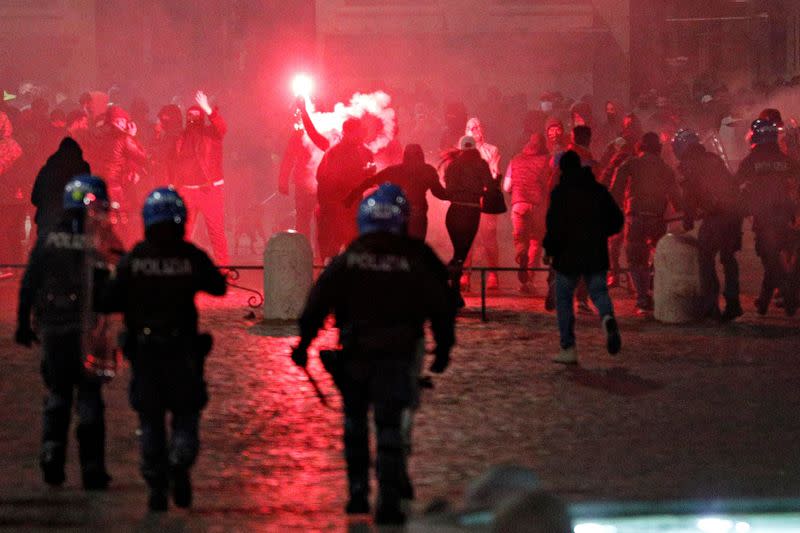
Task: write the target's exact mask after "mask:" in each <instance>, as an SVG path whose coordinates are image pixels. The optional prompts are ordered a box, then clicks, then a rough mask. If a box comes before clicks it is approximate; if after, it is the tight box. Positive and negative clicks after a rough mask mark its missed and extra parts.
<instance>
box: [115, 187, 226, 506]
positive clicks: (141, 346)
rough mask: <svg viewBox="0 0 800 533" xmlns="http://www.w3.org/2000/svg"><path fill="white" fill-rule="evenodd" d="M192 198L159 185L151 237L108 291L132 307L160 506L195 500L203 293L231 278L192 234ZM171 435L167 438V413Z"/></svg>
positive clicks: (129, 344)
mask: <svg viewBox="0 0 800 533" xmlns="http://www.w3.org/2000/svg"><path fill="white" fill-rule="evenodd" d="M186 215H187V212H186V206H185V205H184V203H183V200H182V199H181V197H180V196H179V195H178V193H177V192H175V190H174V189H172V188H166V187H165V188H159V189H155V190H154V191H152V192H151V193H150V194H149V195H148V197H147V199H146V200H145V204H144V208H143V210H142V218H143V220H144V231H145V239H144V241H142V242H140V243H138V244H137V245H136V246H135V247H134V248H133V250H132V251H131V252H130V253H129V254H128V255H126V256H124V257H123V258H122V260H121V261H120V263H119V265H118V267H117V272H116V277H115V278H114V279H113V280H112V282H111V284H110V288H109V294H108V295H107V299H108V307H109V309H111V310H115V311H122V312H123V313H124V319H125V327H126V337H125V342H124V346H123V349H124V353H125V356H126V357H127V358H128V359H129V360H130V362H131V369H132V376H131V386H130V402H131V405H132V407H133V408H134V409H135V410H136V411H137V412H138V414H139V423H140V428H141V441H140V444H141V452H142V462H141V469H142V475H143V476H144V478H145V481H146V482H147V484H148V486H149V488H150V497H149V502H148V506H149V508H150V510H152V511H165V510H166V509H167V495H168V494H167V493H168V487H170V486H171V490H172V499H173V502H174V503H175V505H176V506H178V507H189V506H190V505H191V503H192V486H191V479H190V474H189V470H190V468H191V466H192V465H193V464H194V461H195V459H196V458H197V452H198V449H199V436H198V426H199V421H200V411H201V409H202V408H203V407H204V406H205V404H206V403H207V401H208V395H207V393H206V386H205V382H204V379H203V366H204V362H205V357H206V355H207V354H208V352H209V351H210V349H211V337H210V335H207V334H206V335H198V331H197V319H198V317H197V307H196V306H195V303H194V297H195V294H197V293H198V292H200V291H203V292H207V293H209V294H212V295H215V296H222V295H224V294H225V290H226V283H225V278H224V277H223V276H222V274H220V272H219V271H218V270H217V268H216V267H215V266H214V264H213V263H212V262H211V259H210V258H209V257H208V255H206V253H205V252H203V251H201V250H200V249H198V248H197V247H196V246H194V245H193V244H191V243H189V242H187V241H186V240H184V234H185V225H186ZM168 411H169V412H170V413H171V414H172V417H171V429H172V432H171V436H170V439H169V444H168V443H167V431H166V427H165V417H166V413H167V412H168Z"/></svg>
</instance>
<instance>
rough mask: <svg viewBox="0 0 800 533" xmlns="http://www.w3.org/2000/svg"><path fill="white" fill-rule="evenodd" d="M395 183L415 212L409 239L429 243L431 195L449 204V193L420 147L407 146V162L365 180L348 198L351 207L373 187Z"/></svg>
mask: <svg viewBox="0 0 800 533" xmlns="http://www.w3.org/2000/svg"><path fill="white" fill-rule="evenodd" d="M387 182H388V183H393V184H395V185H397V186H398V187H400V188H401V189H403V192H405V194H406V197H407V198H408V203H409V207H410V208H411V211H410V213H409V217H408V235H409V236H410V237H414V238H416V239H420V240H423V241H424V240H425V235H426V234H427V232H428V199H427V198H426V193H427V192H428V191H431V193H432V194H433V195H434V196H435V197H436V198H438V199H439V200H447V192H446V191H445V189H444V187H443V186H442V184H441V183H440V182H439V174H438V173H437V172H436V169H435V168H434V167H433V166H431V165H429V164H428V163H426V162H425V153H424V152H423V151H422V147H421V146H420V145H418V144H409V145H406V147H405V150H404V151H403V162H402V163H400V164H399V165H392V166H390V167H386V168H385V169H383V170H381V171H380V172H378V173H377V174H375V175H374V176H371V177H368V178H367V179H366V180H364V181H363V182H362V183H361V184H360V185H359V186H358V187H356V189H354V190H353V192H351V193H350V195H349V196H348V199H347V201H348V203H352V202H354V201H355V199H356V198H357V197H359V196H360V195H361V194H363V193H364V191H366V190H367V189H368V188H369V187H372V186H375V185H380V184H381V183H387Z"/></svg>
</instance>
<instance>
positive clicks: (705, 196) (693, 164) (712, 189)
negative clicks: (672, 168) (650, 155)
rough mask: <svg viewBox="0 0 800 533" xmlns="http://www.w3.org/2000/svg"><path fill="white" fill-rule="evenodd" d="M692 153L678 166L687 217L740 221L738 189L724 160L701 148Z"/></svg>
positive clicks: (695, 148)
mask: <svg viewBox="0 0 800 533" xmlns="http://www.w3.org/2000/svg"><path fill="white" fill-rule="evenodd" d="M690 150H691V151H690V152H688V153H687V154H686V156H685V157H684V159H683V160H682V161H681V162H680V164H679V165H678V171H679V172H680V174H681V176H682V177H683V182H682V183H681V186H682V187H683V199H684V208H685V210H686V211H685V215H686V218H687V219H688V220H691V221H694V219H695V218H698V217H701V216H705V217H706V218H708V217H712V216H713V217H732V218H734V219H735V218H740V217H741V214H742V212H743V211H744V210H743V209H742V208H741V205H740V204H741V200H740V198H739V187H738V185H737V183H736V181H734V179H733V176H731V174H730V172H728V169H727V167H726V166H725V163H724V162H723V161H722V158H720V157H719V156H718V155H716V154H712V153H711V152H707V151H706V149H705V148H703V147H702V146H699V145H698V146H696V147H692V148H690Z"/></svg>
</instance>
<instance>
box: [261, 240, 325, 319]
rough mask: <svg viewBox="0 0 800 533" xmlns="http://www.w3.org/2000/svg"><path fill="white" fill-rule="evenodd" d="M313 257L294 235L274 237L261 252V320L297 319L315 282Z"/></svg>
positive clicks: (304, 242) (309, 246)
mask: <svg viewBox="0 0 800 533" xmlns="http://www.w3.org/2000/svg"><path fill="white" fill-rule="evenodd" d="M313 266H314V254H313V252H312V251H311V245H310V244H309V243H308V239H306V237H305V236H304V235H302V234H300V233H297V232H296V231H291V230H290V231H283V232H280V233H276V234H275V235H273V236H272V237H271V238H270V240H269V242H268V243H267V247H266V249H265V250H264V318H265V319H267V320H296V319H298V318H299V317H300V313H302V311H303V307H304V306H305V303H306V298H307V297H308V291H309V289H311V284H312V282H313V279H314V270H313Z"/></svg>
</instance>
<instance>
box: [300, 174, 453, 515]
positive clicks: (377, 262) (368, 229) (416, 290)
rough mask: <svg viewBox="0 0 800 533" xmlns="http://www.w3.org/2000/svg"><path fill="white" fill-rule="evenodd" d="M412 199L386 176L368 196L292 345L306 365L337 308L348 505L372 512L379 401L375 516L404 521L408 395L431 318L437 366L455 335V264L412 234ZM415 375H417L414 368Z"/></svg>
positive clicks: (352, 510) (335, 370)
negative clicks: (451, 272)
mask: <svg viewBox="0 0 800 533" xmlns="http://www.w3.org/2000/svg"><path fill="white" fill-rule="evenodd" d="M408 214H409V206H408V201H407V199H406V197H405V195H404V194H403V192H402V190H401V189H400V188H399V187H397V186H396V185H392V184H389V183H386V184H384V185H381V186H380V187H379V188H378V190H377V191H376V192H375V193H373V194H372V195H371V196H369V197H367V198H366V199H365V200H363V201H362V203H361V205H360V207H359V212H358V227H359V233H360V236H359V237H357V238H356V239H355V240H354V241H353V242H352V243H351V244H350V245H349V247H348V248H347V250H345V251H344V252H343V253H342V254H341V255H339V256H337V257H336V258H335V259H334V260H333V261H332V263H331V264H330V265H329V266H328V268H326V269H325V271H324V272H323V273H322V274H321V275H320V277H319V279H318V280H317V282H316V283H315V285H314V286H313V288H312V289H311V293H310V294H309V297H308V301H307V303H306V307H305V310H304V311H303V314H302V316H301V318H300V321H299V325H300V342H299V344H298V345H297V347H296V348H295V349H294V351H293V353H292V359H293V360H294V362H295V363H296V364H297V365H299V366H301V367H305V365H306V363H307V359H308V356H307V350H308V347H309V345H310V344H311V342H312V341H313V340H314V338H315V337H316V336H317V332H318V330H319V328H320V327H322V325H323V321H324V320H325V317H326V316H327V315H328V314H329V313H330V312H331V311H333V313H334V314H335V316H336V323H337V326H338V327H339V330H340V339H339V340H340V342H341V344H342V351H341V352H340V355H339V358H338V360H337V362H336V363H335V364H334V363H331V364H328V365H327V368H328V369H329V370H330V371H331V373H332V375H333V377H334V381H335V382H336V384H337V387H338V388H339V389H340V391H341V393H342V399H343V403H344V417H345V422H344V446H345V459H346V461H347V475H348V483H349V493H350V500H349V502H348V504H347V507H346V511H347V513H349V514H360V513H368V512H369V510H370V506H369V501H368V496H369V462H370V459H369V438H368V437H369V434H368V427H369V426H368V421H367V414H368V410H369V406H370V405H372V409H373V414H374V417H375V425H376V428H377V442H378V457H377V463H376V470H377V477H378V485H379V497H378V503H377V509H376V513H375V519H376V522H378V523H402V522H404V520H405V515H404V513H403V511H402V510H401V508H400V500H401V498H402V497H403V481H404V478H405V476H406V461H405V453H404V442H403V437H402V431H401V418H402V412H403V409H404V408H405V407H407V406H408V405H409V404H410V403H411V401H412V396H413V394H414V391H413V390H412V384H411V380H410V379H409V376H411V375H413V373H414V371H413V370H412V368H413V367H414V366H415V354H416V351H417V346H418V344H419V341H420V339H422V338H423V324H424V322H425V321H426V319H430V321H431V327H432V330H433V335H434V338H435V340H436V350H435V353H436V358H435V360H434V362H433V364H432V366H431V371H432V372H436V373H440V372H444V370H445V369H446V368H447V366H448V363H449V358H450V356H449V354H450V349H451V347H452V346H453V344H454V341H455V338H454V320H455V309H454V307H453V304H452V295H451V294H450V289H449V286H448V282H447V280H448V272H447V270H446V268H445V266H444V265H443V264H442V262H441V261H440V260H439V258H438V257H436V255H435V253H434V252H433V251H432V250H431V249H430V248H429V247H428V246H427V245H426V244H425V243H423V242H422V241H420V240H417V239H413V238H410V237H408V236H407V234H406V233H407V221H408ZM414 378H416V376H414Z"/></svg>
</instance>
